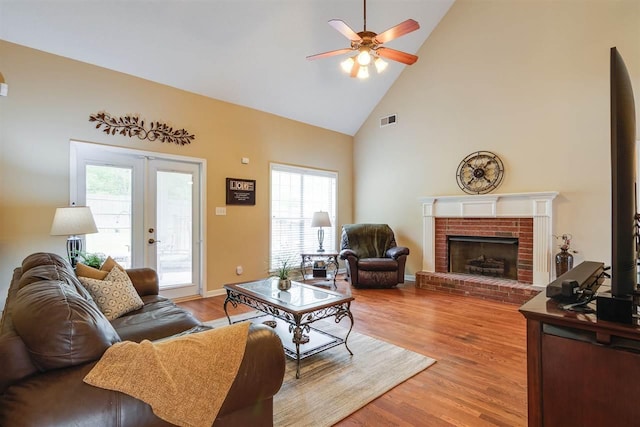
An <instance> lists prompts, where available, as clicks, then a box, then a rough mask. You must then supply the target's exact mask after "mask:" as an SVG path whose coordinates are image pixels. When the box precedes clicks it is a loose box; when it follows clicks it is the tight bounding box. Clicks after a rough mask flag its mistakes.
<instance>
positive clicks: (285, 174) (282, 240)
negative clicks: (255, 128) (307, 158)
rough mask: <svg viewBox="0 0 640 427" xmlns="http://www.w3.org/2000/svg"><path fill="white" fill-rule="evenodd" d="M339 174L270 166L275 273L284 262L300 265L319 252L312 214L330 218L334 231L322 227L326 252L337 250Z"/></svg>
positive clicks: (271, 255) (272, 243)
mask: <svg viewBox="0 0 640 427" xmlns="http://www.w3.org/2000/svg"><path fill="white" fill-rule="evenodd" d="M337 180H338V174H337V173H336V172H330V171H324V170H318V169H308V168H303V167H295V166H288V165H281V164H275V163H272V164H271V253H270V259H271V262H270V266H271V269H272V270H273V269H275V268H276V267H277V266H278V265H279V264H280V263H281V262H282V261H283V260H290V261H291V262H292V263H293V264H294V265H297V264H299V263H300V261H301V258H300V254H301V253H303V252H307V253H308V252H315V251H316V250H317V249H318V228H317V227H314V228H312V227H311V219H312V218H313V213H314V212H317V211H325V212H328V214H329V219H330V220H331V227H323V230H324V241H323V244H322V246H323V247H324V248H325V251H326V252H329V251H333V250H335V248H336V241H335V240H336V232H335V226H336V182H337Z"/></svg>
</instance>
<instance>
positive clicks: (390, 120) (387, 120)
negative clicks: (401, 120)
mask: <svg viewBox="0 0 640 427" xmlns="http://www.w3.org/2000/svg"><path fill="white" fill-rule="evenodd" d="M397 122H398V115H397V114H392V115H390V116H387V117H383V118H381V119H380V127H381V128H383V127H385V126H390V125H395V124H396V123H397Z"/></svg>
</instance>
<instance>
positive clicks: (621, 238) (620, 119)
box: [610, 47, 638, 297]
mask: <svg viewBox="0 0 640 427" xmlns="http://www.w3.org/2000/svg"><path fill="white" fill-rule="evenodd" d="M610 85H611V88H610V90H611V229H612V234H611V244H612V248H611V249H612V250H611V294H612V295H613V296H614V297H625V296H628V295H632V294H633V292H634V290H635V289H636V285H637V272H636V268H637V267H636V266H637V256H638V255H637V250H638V248H637V244H636V212H637V201H636V111H635V103H634V100H633V89H632V87H631V79H630V78H629V72H628V71H627V67H626V65H625V63H624V61H623V59H622V56H621V55H620V53H619V52H618V50H617V49H616V48H615V47H613V48H611V57H610Z"/></svg>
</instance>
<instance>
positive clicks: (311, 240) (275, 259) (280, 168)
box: [269, 162, 339, 271]
mask: <svg viewBox="0 0 640 427" xmlns="http://www.w3.org/2000/svg"><path fill="white" fill-rule="evenodd" d="M274 172H284V173H291V174H297V175H300V176H301V179H302V180H304V177H305V176H308V177H320V178H327V179H330V180H333V181H332V182H330V183H329V185H330V187H331V189H330V191H329V193H328V194H327V197H328V198H331V197H332V198H333V200H330V201H329V202H328V205H324V204H321V202H318V201H311V202H309V203H310V206H308V207H307V208H305V203H304V199H305V198H304V197H303V194H304V185H303V184H301V185H300V195H301V198H300V199H301V202H300V209H301V213H302V212H305V211H306V212H305V213H306V215H305V213H302V215H301V216H300V218H299V220H300V221H301V222H302V224H303V225H302V226H301V227H300V233H299V236H300V237H301V238H302V239H303V241H302V243H301V245H299V246H297V247H296V248H294V249H293V250H292V251H289V254H288V255H286V254H285V256H284V258H285V259H287V260H288V261H290V262H292V263H293V265H297V263H299V262H300V260H301V258H300V254H301V253H310V252H311V253H313V252H315V251H316V250H317V247H318V238H317V231H318V229H317V228H311V226H310V224H311V219H312V217H313V212H317V211H320V210H323V211H326V212H328V213H329V219H330V221H331V227H324V228H323V230H324V241H323V247H324V248H325V251H326V252H327V253H331V251H333V250H335V245H337V243H338V242H337V241H336V235H337V233H336V229H337V227H336V225H337V222H338V179H339V176H338V172H337V171H332V170H327V169H318V168H311V167H305V166H297V165H288V164H282V163H275V162H272V163H270V164H269V181H270V182H269V270H270V271H274V270H275V268H276V267H277V265H278V263H279V262H280V261H282V260H283V256H282V254H280V253H277V252H275V251H274V244H275V243H274V222H275V212H274V208H275V206H274V204H275V203H276V202H275V201H274V185H275V183H274ZM302 182H303V181H302ZM311 245H312V246H311ZM311 247H313V249H311ZM326 248H329V249H326Z"/></svg>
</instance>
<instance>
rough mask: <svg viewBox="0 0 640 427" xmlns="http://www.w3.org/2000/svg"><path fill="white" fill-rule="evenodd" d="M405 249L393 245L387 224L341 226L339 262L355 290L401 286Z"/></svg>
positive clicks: (407, 252)
mask: <svg viewBox="0 0 640 427" xmlns="http://www.w3.org/2000/svg"><path fill="white" fill-rule="evenodd" d="M407 255H409V248H406V247H403V246H397V245H396V238H395V236H394V234H393V230H392V229H391V227H389V226H388V225H387V224H345V225H343V226H342V236H341V239H340V259H343V260H345V261H346V266H347V279H348V280H349V282H350V283H351V285H352V286H354V287H356V288H391V287H393V286H396V285H397V284H398V283H404V266H405V264H406V262H407Z"/></svg>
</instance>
